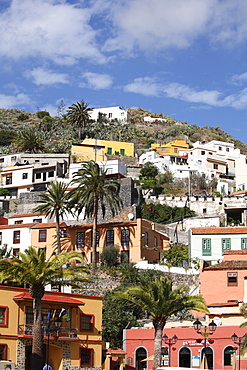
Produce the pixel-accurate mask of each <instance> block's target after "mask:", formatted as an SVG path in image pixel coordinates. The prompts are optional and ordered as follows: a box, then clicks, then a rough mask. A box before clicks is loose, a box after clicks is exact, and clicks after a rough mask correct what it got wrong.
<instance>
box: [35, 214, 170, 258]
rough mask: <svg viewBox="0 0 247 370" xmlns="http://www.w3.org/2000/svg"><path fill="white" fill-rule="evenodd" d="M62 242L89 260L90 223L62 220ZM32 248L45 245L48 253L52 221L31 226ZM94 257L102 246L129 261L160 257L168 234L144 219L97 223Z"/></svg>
mask: <svg viewBox="0 0 247 370" xmlns="http://www.w3.org/2000/svg"><path fill="white" fill-rule="evenodd" d="M61 229H62V231H61V243H62V248H63V249H64V250H80V251H81V252H82V253H83V255H84V256H85V259H86V261H87V262H88V263H90V262H91V253H92V224H78V223H71V222H65V221H63V222H61ZM31 230H32V232H31V239H32V241H31V243H32V246H33V247H38V248H44V247H46V248H47V254H48V255H50V254H51V253H52V251H53V250H54V247H55V242H56V225H55V223H40V224H36V225H34V226H33V227H32V228H31ZM97 233H98V236H97V240H98V241H97V243H98V251H97V258H98V260H99V255H100V254H101V253H102V251H103V249H104V247H106V246H110V245H114V246H116V247H118V248H119V252H120V253H121V255H122V256H123V255H124V256H125V257H126V258H125V260H126V261H129V262H137V261H140V260H147V261H149V262H153V261H157V260H159V259H160V253H161V251H162V250H163V249H165V248H166V247H167V246H168V237H167V236H166V235H164V234H163V233H161V232H159V231H157V230H156V229H155V223H153V222H151V221H147V220H144V219H137V220H135V221H126V222H107V223H101V224H98V231H97Z"/></svg>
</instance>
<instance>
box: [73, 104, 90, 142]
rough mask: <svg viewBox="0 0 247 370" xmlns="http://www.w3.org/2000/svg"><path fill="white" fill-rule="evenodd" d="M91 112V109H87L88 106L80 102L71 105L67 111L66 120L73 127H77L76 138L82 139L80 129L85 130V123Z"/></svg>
mask: <svg viewBox="0 0 247 370" xmlns="http://www.w3.org/2000/svg"><path fill="white" fill-rule="evenodd" d="M91 111H92V108H89V107H88V104H87V103H85V102H84V100H81V101H79V102H77V103H75V104H72V105H71V107H69V108H68V109H67V118H68V120H69V121H71V122H72V123H73V124H74V125H76V126H77V127H78V138H79V140H81V138H82V129H85V127H86V125H87V122H88V120H89V118H90V115H89V113H90V112H91Z"/></svg>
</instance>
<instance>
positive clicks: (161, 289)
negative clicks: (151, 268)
mask: <svg viewBox="0 0 247 370" xmlns="http://www.w3.org/2000/svg"><path fill="white" fill-rule="evenodd" d="M113 300H120V301H126V302H131V303H133V304H134V305H135V306H137V307H140V308H142V309H143V310H144V311H146V312H147V313H148V314H149V315H150V316H151V318H152V322H153V326H154V330H155V339H154V361H153V369H156V368H157V367H158V366H160V363H161V347H162V331H163V329H164V327H165V325H166V321H167V319H168V318H169V317H171V316H172V315H175V314H177V313H178V312H180V311H182V310H184V309H186V310H196V311H202V312H208V309H207V306H206V303H205V301H204V299H203V298H202V296H201V295H194V296H190V295H189V294H188V290H187V289H186V288H185V287H184V286H179V287H177V288H174V289H173V288H172V282H171V281H170V280H169V279H166V278H164V277H156V278H154V279H148V278H140V283H139V284H138V285H135V286H129V287H127V288H124V289H123V290H122V291H119V292H116V293H115V295H114V296H113Z"/></svg>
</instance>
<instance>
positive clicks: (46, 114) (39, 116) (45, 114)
mask: <svg viewBox="0 0 247 370" xmlns="http://www.w3.org/2000/svg"><path fill="white" fill-rule="evenodd" d="M49 115H50V113H49V112H46V111H45V110H40V111H39V112H37V113H36V116H37V117H38V118H40V119H42V118H44V117H45V116H49Z"/></svg>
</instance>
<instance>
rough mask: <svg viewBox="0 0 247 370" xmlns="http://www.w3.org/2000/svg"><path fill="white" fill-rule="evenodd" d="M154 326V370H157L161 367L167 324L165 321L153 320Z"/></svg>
mask: <svg viewBox="0 0 247 370" xmlns="http://www.w3.org/2000/svg"><path fill="white" fill-rule="evenodd" d="M153 325H154V330H155V334H154V360H153V370H155V369H156V368H157V367H159V366H160V365H161V347H162V332H163V329H164V327H165V322H164V321H163V320H157V321H155V320H153ZM169 356H170V353H169Z"/></svg>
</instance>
